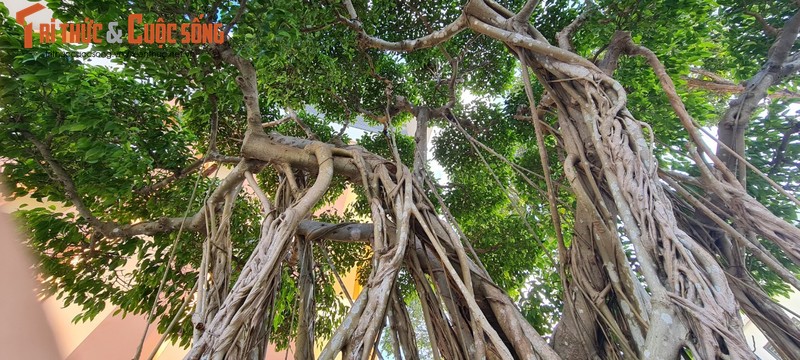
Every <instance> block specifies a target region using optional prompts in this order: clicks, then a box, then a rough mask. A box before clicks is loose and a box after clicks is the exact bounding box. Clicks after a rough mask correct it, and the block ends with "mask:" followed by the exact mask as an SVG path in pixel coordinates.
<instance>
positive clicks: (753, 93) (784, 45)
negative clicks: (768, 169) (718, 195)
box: [717, 12, 800, 184]
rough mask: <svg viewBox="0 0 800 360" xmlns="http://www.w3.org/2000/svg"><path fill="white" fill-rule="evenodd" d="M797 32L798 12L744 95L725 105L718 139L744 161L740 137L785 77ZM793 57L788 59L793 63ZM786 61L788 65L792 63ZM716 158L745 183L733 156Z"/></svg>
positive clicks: (799, 26)
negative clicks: (771, 89)
mask: <svg viewBox="0 0 800 360" xmlns="http://www.w3.org/2000/svg"><path fill="white" fill-rule="evenodd" d="M798 31H800V12H797V13H795V14H794V16H792V17H791V18H790V19H789V20H788V21H786V23H785V24H784V26H783V29H782V30H781V32H780V35H779V36H778V38H777V39H776V40H775V43H773V44H772V46H771V47H770V49H769V53H768V59H767V62H766V63H765V64H764V66H763V67H762V68H761V71H759V72H758V73H757V74H756V75H755V76H753V77H752V78H750V80H748V81H747V83H746V85H745V91H744V92H743V93H741V94H740V95H739V96H738V97H737V98H736V99H734V100H732V101H731V102H730V104H729V107H728V110H727V111H725V114H724V115H723V116H722V119H720V122H719V126H718V138H719V139H720V140H721V141H722V143H723V144H725V145H727V146H728V147H729V148H731V149H732V150H733V151H734V152H736V154H738V155H740V156H742V157H744V154H745V149H744V147H745V144H744V137H745V136H744V135H745V131H746V129H747V126H748V125H749V123H750V117H752V115H753V111H754V110H755V109H756V107H758V104H759V103H760V102H761V100H763V99H764V98H765V97H766V95H767V90H768V89H769V87H770V86H773V85H775V84H777V83H778V82H780V81H781V80H782V79H783V78H784V77H786V76H787V75H789V73H788V71H794V70H796V69H794V68H793V67H792V68H791V69H785V68H784V64H785V63H786V61H787V59H789V52H790V51H791V49H792V46H793V45H794V43H795V39H797V35H798ZM794 58H795V56H792V58H791V59H792V60H794ZM792 60H790V61H792ZM717 155H718V156H719V158H720V159H721V160H722V161H723V162H724V163H725V165H726V166H728V168H729V169H731V171H733V172H734V173H735V174H736V176H737V178H738V179H739V181H740V182H742V184H744V183H745V173H746V167H745V166H743V165H742V164H740V163H739V161H738V159H736V157H735V156H733V155H734V154H732V153H730V152H728V151H724V150H722V151H718V154H717Z"/></svg>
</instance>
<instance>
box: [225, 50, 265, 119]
mask: <svg viewBox="0 0 800 360" xmlns="http://www.w3.org/2000/svg"><path fill="white" fill-rule="evenodd" d="M214 49H215V50H216V52H217V53H218V54H219V57H220V58H221V59H222V60H223V61H225V62H227V63H228V64H231V65H233V66H234V67H236V69H237V70H239V74H240V75H239V76H237V77H236V83H237V84H238V85H239V89H240V90H241V91H242V95H243V96H244V106H245V110H246V111H247V131H248V132H252V133H256V134H263V133H264V129H263V128H262V125H261V108H259V105H258V80H257V77H256V69H255V67H253V63H252V62H251V61H250V60H247V59H245V58H243V57H241V56H239V55H237V54H236V53H235V52H234V51H233V49H232V48H231V47H230V45H228V43H224V44H222V45H220V46H217V47H215V48H214Z"/></svg>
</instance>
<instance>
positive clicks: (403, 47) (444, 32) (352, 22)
mask: <svg viewBox="0 0 800 360" xmlns="http://www.w3.org/2000/svg"><path fill="white" fill-rule="evenodd" d="M344 6H345V7H346V8H347V13H348V15H349V16H350V19H344V18H342V19H341V21H342V22H344V23H345V24H347V26H349V27H351V28H353V29H354V30H356V31H358V33H359V35H360V36H361V41H362V42H363V43H364V44H365V45H367V46H369V47H372V48H376V49H383V50H391V51H399V52H410V51H414V50H419V49H425V48H429V47H433V46H436V45H439V44H441V43H443V42H445V41H447V40H449V39H450V38H452V37H453V36H455V35H456V34H458V33H460V32H461V31H462V30H464V29H466V28H467V18H466V16H464V14H462V15H460V16H459V17H458V18H456V19H455V20H454V21H453V22H451V23H450V24H448V25H447V26H445V27H443V28H441V29H440V30H437V31H434V32H432V33H430V34H428V35H425V36H423V37H420V38H417V39H409V40H403V41H397V42H392V41H386V40H383V39H380V38H377V37H374V36H371V35H368V34H367V32H366V31H365V30H364V27H363V25H362V24H361V21H360V20H358V14H357V13H356V10H355V7H353V3H352V1H350V0H345V1H344Z"/></svg>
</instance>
